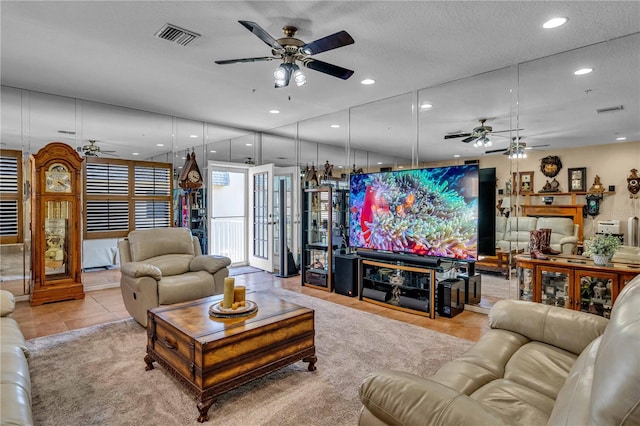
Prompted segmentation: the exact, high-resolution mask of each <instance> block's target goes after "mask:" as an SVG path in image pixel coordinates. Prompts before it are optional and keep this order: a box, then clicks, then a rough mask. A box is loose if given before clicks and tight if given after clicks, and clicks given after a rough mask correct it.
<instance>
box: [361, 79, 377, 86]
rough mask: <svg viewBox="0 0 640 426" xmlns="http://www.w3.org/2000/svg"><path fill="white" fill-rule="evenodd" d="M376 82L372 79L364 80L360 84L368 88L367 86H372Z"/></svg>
mask: <svg viewBox="0 0 640 426" xmlns="http://www.w3.org/2000/svg"><path fill="white" fill-rule="evenodd" d="M375 82H376V81H375V80H374V79H372V78H365V79H364V80H362V81H361V82H360V83H362V84H364V85H365V86H368V85H369V84H373V83H375Z"/></svg>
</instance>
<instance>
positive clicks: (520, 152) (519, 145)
mask: <svg viewBox="0 0 640 426" xmlns="http://www.w3.org/2000/svg"><path fill="white" fill-rule="evenodd" d="M544 146H549V145H548V144H544V145H531V146H529V147H527V144H526V143H525V142H523V141H522V136H521V137H520V138H515V137H514V138H511V144H510V145H509V147H508V148H502V149H492V150H489V151H485V152H484V153H485V154H495V153H498V152H502V153H503V154H504V155H508V156H509V158H527V154H526V153H525V150H530V149H533V148H541V147H544Z"/></svg>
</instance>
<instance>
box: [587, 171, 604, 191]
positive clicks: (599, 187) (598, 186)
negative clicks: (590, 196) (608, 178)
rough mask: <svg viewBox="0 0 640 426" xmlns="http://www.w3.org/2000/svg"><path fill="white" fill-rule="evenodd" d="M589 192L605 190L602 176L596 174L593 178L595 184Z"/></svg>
mask: <svg viewBox="0 0 640 426" xmlns="http://www.w3.org/2000/svg"><path fill="white" fill-rule="evenodd" d="M589 192H593V193H596V194H598V193H602V192H604V186H602V182H600V176H598V175H596V177H595V178H594V179H593V185H591V188H589Z"/></svg>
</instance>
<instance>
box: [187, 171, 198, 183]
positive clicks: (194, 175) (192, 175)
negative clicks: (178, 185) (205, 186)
mask: <svg viewBox="0 0 640 426" xmlns="http://www.w3.org/2000/svg"><path fill="white" fill-rule="evenodd" d="M187 179H189V182H193V183H195V182H200V173H198V171H197V170H191V171H190V172H189V174H188V175H187Z"/></svg>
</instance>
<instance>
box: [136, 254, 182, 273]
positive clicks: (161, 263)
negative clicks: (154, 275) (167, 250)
mask: <svg viewBox="0 0 640 426" xmlns="http://www.w3.org/2000/svg"><path fill="white" fill-rule="evenodd" d="M192 260H193V256H192V255H190V254H166V255H163V256H156V257H152V258H149V259H147V260H145V263H148V264H149V265H153V266H155V267H156V268H158V269H160V272H162V277H163V278H164V277H168V276H171V275H181V274H184V273H186V272H189V265H190V264H191V261H192Z"/></svg>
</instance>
